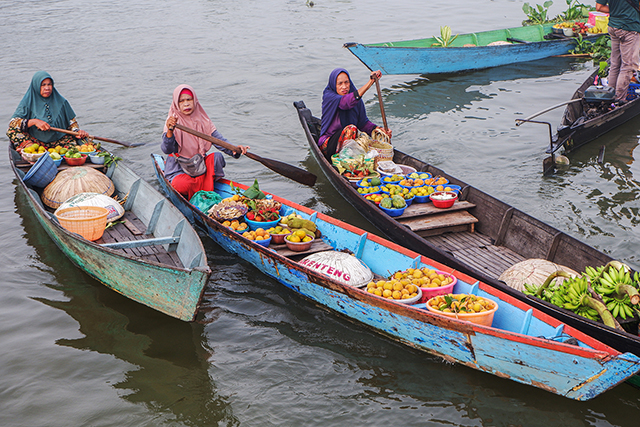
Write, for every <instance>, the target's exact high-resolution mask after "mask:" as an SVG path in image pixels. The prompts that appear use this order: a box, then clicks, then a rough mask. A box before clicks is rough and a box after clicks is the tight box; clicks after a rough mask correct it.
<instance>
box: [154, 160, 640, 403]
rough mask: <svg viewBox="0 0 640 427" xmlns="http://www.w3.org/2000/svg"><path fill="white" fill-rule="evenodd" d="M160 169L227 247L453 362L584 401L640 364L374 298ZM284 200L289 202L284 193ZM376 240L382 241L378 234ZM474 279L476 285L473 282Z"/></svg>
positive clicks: (304, 291)
mask: <svg viewBox="0 0 640 427" xmlns="http://www.w3.org/2000/svg"><path fill="white" fill-rule="evenodd" d="M156 174H157V176H158V181H159V183H160V185H161V187H162V188H163V190H164V191H165V192H166V194H167V195H168V196H169V199H170V200H171V201H172V202H173V203H174V204H175V205H176V206H177V207H178V208H179V209H180V210H182V211H183V213H184V214H185V216H187V217H189V218H193V219H194V220H195V223H197V224H199V225H201V226H203V228H204V229H205V230H207V232H208V234H209V235H210V237H211V238H212V239H213V240H214V241H215V242H216V243H218V244H219V245H220V246H221V247H222V248H224V249H226V250H227V251H228V252H230V253H232V254H236V255H238V256H240V257H241V258H243V259H244V260H246V261H248V262H250V263H251V264H253V265H254V266H255V267H257V268H258V269H259V270H260V271H262V272H263V273H264V274H266V275H268V276H270V277H272V278H274V279H275V280H277V281H279V282H280V283H282V284H284V285H285V286H286V287H288V288H290V289H292V290H293V291H295V292H297V293H299V294H301V295H303V296H304V297H306V298H308V299H310V300H312V301H315V302H316V303H318V304H320V305H322V306H325V307H328V308H330V309H332V310H333V311H335V312H337V313H340V314H342V315H344V316H346V317H347V318H349V319H351V320H355V321H358V322H361V323H363V324H365V325H367V326H370V327H372V328H374V329H375V330H377V331H378V332H381V333H383V334H384V335H387V336H389V337H391V338H392V339H395V340H397V341H400V342H403V343H405V344H408V345H411V346H413V347H415V348H417V349H420V350H423V351H426V352H429V353H431V354H434V355H438V356H440V357H443V358H445V359H446V360H449V361H455V362H458V363H461V364H463V365H465V366H468V367H472V368H474V369H478V370H482V371H486V372H489V373H492V374H494V375H497V376H499V377H503V378H509V379H512V380H514V381H518V382H521V383H524V384H530V385H534V386H536V387H539V388H542V389H545V390H548V391H550V392H553V393H556V394H559V395H563V396H566V397H569V398H572V399H577V400H588V399H591V398H593V397H595V396H597V395H599V394H601V393H603V392H604V391H606V390H608V389H609V388H611V387H613V386H615V385H617V384H618V383H620V382H622V381H624V380H625V379H626V378H627V377H629V376H630V375H633V374H634V373H636V372H638V370H639V369H640V358H638V357H636V356H634V355H632V354H622V355H620V354H618V355H617V356H616V357H611V355H610V354H609V353H605V352H595V353H597V354H594V351H593V350H590V351H587V350H585V349H583V348H578V347H575V346H571V345H567V344H557V343H553V344H550V343H548V342H547V341H546V340H539V339H536V338H532V337H526V336H523V335H520V334H515V333H510V332H507V331H501V330H497V329H494V328H486V327H481V326H476V325H472V324H470V323H467V322H457V321H450V320H448V319H443V318H442V317H440V316H436V315H431V314H429V313H426V312H424V311H423V310H419V309H416V308H412V307H408V306H403V305H401V304H397V303H394V302H389V301H386V300H380V299H378V298H373V299H374V300H375V301H373V300H372V297H370V296H368V295H367V294H366V293H364V292H363V291H361V290H358V289H355V288H350V287H345V286H342V285H339V284H336V283H335V282H332V281H331V280H328V279H327V278H326V277H325V276H323V275H319V274H317V273H313V272H311V271H310V270H308V269H306V268H305V267H303V266H301V265H299V264H298V263H296V262H293V261H291V260H289V259H287V258H284V257H282V256H279V255H277V254H276V253H275V252H273V251H271V250H269V249H266V248H263V247H262V246H259V245H257V244H248V243H247V242H246V241H245V240H244V239H242V238H241V237H239V235H238V234H237V233H234V232H230V231H228V229H226V227H223V226H221V225H220V224H219V223H217V222H216V221H213V220H211V219H209V218H207V217H206V216H205V215H203V214H201V213H198V212H196V211H194V210H193V208H192V207H191V205H189V204H188V203H187V202H186V201H185V200H184V198H182V197H181V196H179V195H178V194H177V193H176V192H175V191H174V190H173V189H172V188H170V187H169V186H168V185H167V184H166V182H165V181H164V179H163V177H162V176H161V174H162V172H160V170H159V168H158V166H157V165H156ZM278 200H279V201H281V202H283V200H282V199H278ZM289 205H290V206H292V207H294V208H295V209H297V210H300V211H303V212H307V211H309V210H308V209H306V208H303V207H300V206H297V205H295V204H291V203H289ZM189 211H190V212H191V213H192V214H191V215H190V214H189V213H188V212H189ZM318 216H320V215H318ZM333 221H334V222H332V224H335V222H336V221H335V220H333ZM344 225H345V226H347V225H346V224H344ZM323 226H327V227H330V226H331V224H328V223H323ZM348 228H349V230H345V234H346V233H349V232H350V231H354V230H357V229H355V228H353V227H350V226H348ZM359 231H360V233H364V232H362V231H361V230H359ZM349 237H350V236H349ZM365 237H366V234H365ZM369 239H371V240H374V241H378V240H379V241H382V239H380V238H377V237H375V236H371V237H370V238H369ZM390 245H392V246H393V247H397V245H393V244H390ZM397 248H398V250H399V251H400V252H405V254H402V255H403V256H405V255H406V254H410V252H409V251H407V250H403V249H402V248H400V247H397ZM388 252H389V251H385V254H386V255H387V257H386V258H387V260H391V261H393V256H394V254H393V253H388ZM412 255H417V254H412ZM398 256H399V255H398ZM457 276H458V281H459V283H462V282H461V281H462V280H464V279H467V280H469V281H470V280H471V279H470V278H468V276H465V275H462V274H457ZM467 286H468V287H469V288H471V284H470V282H468V284H467ZM363 293H364V295H362V294H363ZM514 301H515V300H514ZM425 313H426V314H425ZM558 323H559V322H558Z"/></svg>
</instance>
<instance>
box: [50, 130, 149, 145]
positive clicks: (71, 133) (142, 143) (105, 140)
mask: <svg viewBox="0 0 640 427" xmlns="http://www.w3.org/2000/svg"><path fill="white" fill-rule="evenodd" d="M49 130H52V131H55V132H60V133H66V134H67V135H73V136H78V132H74V131H71V130H66V129H60V128H54V127H50V128H49ZM89 138H92V139H97V140H98V141H104V142H111V143H113V144H119V145H124V146H125V147H139V146H141V145H144V144H145V143H144V142H122V141H116V140H115V139H109V138H102V137H100V136H91V135H90V136H89Z"/></svg>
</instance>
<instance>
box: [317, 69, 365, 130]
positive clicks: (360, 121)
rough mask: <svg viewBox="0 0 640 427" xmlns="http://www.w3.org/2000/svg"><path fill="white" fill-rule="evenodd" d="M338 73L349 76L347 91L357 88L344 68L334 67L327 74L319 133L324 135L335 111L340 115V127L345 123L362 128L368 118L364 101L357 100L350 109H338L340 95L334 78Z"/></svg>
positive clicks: (345, 124)
mask: <svg viewBox="0 0 640 427" xmlns="http://www.w3.org/2000/svg"><path fill="white" fill-rule="evenodd" d="M340 73H345V74H346V75H347V77H349V84H350V86H351V87H350V88H349V92H355V91H356V90H357V88H356V85H354V84H353V81H352V80H351V76H350V75H349V72H348V71H347V70H345V69H344V68H336V69H335V70H333V71H332V72H331V74H330V75H329V83H328V84H327V87H325V88H324V92H322V121H321V124H322V129H321V131H320V135H324V134H325V133H326V132H327V129H329V126H330V125H331V122H332V121H333V118H334V117H335V116H336V112H338V114H339V115H340V124H341V125H342V128H344V127H345V126H347V125H356V126H357V127H358V129H364V126H365V125H366V124H367V122H368V121H369V119H368V118H367V112H366V110H365V108H364V102H362V100H360V101H358V104H356V106H355V107H353V108H352V109H350V110H340V109H339V108H338V104H340V100H341V99H342V95H338V92H336V80H337V79H338V75H339V74H340Z"/></svg>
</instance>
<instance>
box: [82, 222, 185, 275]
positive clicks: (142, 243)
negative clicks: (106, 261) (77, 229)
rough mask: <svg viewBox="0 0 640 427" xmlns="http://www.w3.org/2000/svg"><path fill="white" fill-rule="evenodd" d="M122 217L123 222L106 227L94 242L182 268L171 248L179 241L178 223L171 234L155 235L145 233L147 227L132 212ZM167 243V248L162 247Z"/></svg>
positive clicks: (180, 227) (180, 228)
mask: <svg viewBox="0 0 640 427" xmlns="http://www.w3.org/2000/svg"><path fill="white" fill-rule="evenodd" d="M122 219H123V220H124V221H125V222H124V223H119V224H115V225H113V226H111V227H109V228H107V229H106V230H105V232H104V234H103V235H102V238H101V239H99V240H97V241H96V242H95V243H97V244H99V245H102V246H104V247H107V248H109V249H113V250H119V251H123V252H124V253H126V254H128V255H132V256H136V257H138V258H142V259H145V260H151V261H155V262H161V263H166V264H169V265H173V266H176V267H180V268H184V266H183V265H182V262H181V261H180V258H179V257H178V255H177V254H176V252H175V250H172V249H173V248H174V247H175V246H177V244H178V242H179V241H180V233H181V231H182V226H180V224H179V225H178V226H176V230H175V231H174V233H173V236H165V237H155V236H153V235H152V234H146V231H147V227H145V225H144V223H143V222H142V221H141V220H140V219H138V217H137V216H136V215H135V214H133V213H132V212H130V211H126V212H125V214H124V216H123V218H122ZM167 244H168V245H169V250H167V249H165V247H164V245H167Z"/></svg>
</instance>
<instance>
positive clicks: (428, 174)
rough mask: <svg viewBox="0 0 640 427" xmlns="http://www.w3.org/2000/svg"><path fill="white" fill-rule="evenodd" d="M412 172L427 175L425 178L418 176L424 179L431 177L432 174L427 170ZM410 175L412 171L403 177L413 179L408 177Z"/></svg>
mask: <svg viewBox="0 0 640 427" xmlns="http://www.w3.org/2000/svg"><path fill="white" fill-rule="evenodd" d="M414 173H417V174H418V175H427V176H426V178H425V177H420V179H425V180H426V179H431V178H433V175H431V174H430V173H429V172H414ZM410 175H413V173H408V174H406V175H405V176H404V177H405V178H407V179H413V178H411V177H410Z"/></svg>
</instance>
